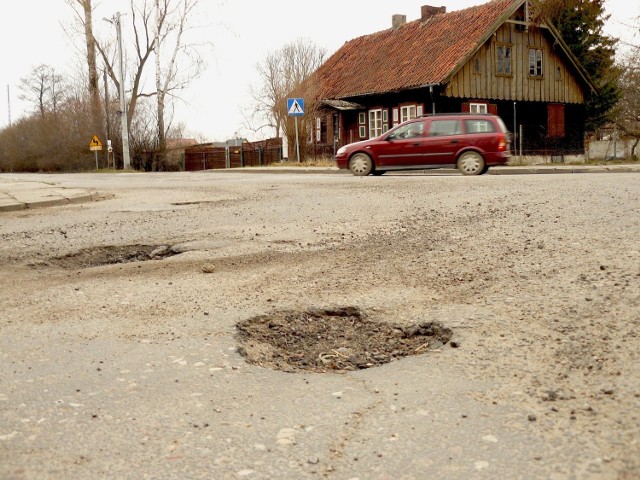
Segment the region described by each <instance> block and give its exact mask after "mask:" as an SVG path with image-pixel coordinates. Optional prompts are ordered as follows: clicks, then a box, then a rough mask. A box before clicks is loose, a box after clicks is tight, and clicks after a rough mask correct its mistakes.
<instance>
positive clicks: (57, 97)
mask: <svg viewBox="0 0 640 480" xmlns="http://www.w3.org/2000/svg"><path fill="white" fill-rule="evenodd" d="M18 88H19V89H20V90H21V91H22V94H20V96H19V98H20V100H25V101H27V102H29V103H31V104H32V105H33V107H34V111H36V112H38V113H39V114H40V116H41V117H44V116H45V114H47V113H53V114H56V113H57V112H58V108H59V106H60V104H61V103H62V101H63V100H64V98H65V94H66V93H65V82H64V78H63V77H62V75H59V74H58V73H56V71H55V69H54V68H53V67H52V66H50V65H44V64H42V65H38V66H37V67H34V68H33V70H32V71H31V74H30V75H29V76H28V77H25V78H21V79H20V85H19V86H18Z"/></svg>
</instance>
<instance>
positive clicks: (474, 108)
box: [469, 103, 489, 113]
mask: <svg viewBox="0 0 640 480" xmlns="http://www.w3.org/2000/svg"><path fill="white" fill-rule="evenodd" d="M488 107H489V106H488V105H487V104H486V103H470V104H469V113H489V108H488Z"/></svg>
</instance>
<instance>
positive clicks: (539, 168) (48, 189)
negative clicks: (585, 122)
mask: <svg viewBox="0 0 640 480" xmlns="http://www.w3.org/2000/svg"><path fill="white" fill-rule="evenodd" d="M633 172H635V173H638V172H640V164H638V163H632V164H620V165H529V166H527V165H525V166H501V167H492V168H490V169H489V171H488V172H487V175H532V174H561V173H633ZM202 173H208V174H209V173H211V174H219V173H273V174H278V173H281V174H282V173H286V174H319V173H320V174H328V173H329V174H343V175H351V174H350V172H349V171H348V170H339V169H337V168H336V167H290V166H286V167H277V166H271V167H245V168H232V169H225V170H207V171H206V172H202ZM394 173H395V174H399V173H402V174H403V175H408V174H423V175H424V174H425V173H427V174H433V175H438V174H439V175H442V174H443V173H444V174H457V173H458V172H457V170H455V169H438V170H417V171H412V172H389V173H388V175H393V174H394ZM11 176H12V175H11V174H8V175H5V176H2V175H0V212H11V211H17V210H25V209H30V208H37V207H49V206H56V205H66V204H70V203H81V202H89V201H91V200H94V199H96V198H97V196H98V192H96V191H95V190H87V189H79V188H67V187H62V186H60V185H56V184H55V183H45V182H38V181H31V180H24V179H20V178H11Z"/></svg>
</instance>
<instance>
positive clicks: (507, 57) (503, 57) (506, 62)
mask: <svg viewBox="0 0 640 480" xmlns="http://www.w3.org/2000/svg"><path fill="white" fill-rule="evenodd" d="M497 55H498V62H497V74H498V75H511V47H510V46H509V45H498V47H497Z"/></svg>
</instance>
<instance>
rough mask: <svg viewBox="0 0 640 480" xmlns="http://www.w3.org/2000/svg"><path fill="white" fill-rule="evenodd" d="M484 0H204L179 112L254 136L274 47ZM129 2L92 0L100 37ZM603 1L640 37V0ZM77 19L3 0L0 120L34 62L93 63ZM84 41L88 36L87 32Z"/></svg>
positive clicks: (27, 1)
mask: <svg viewBox="0 0 640 480" xmlns="http://www.w3.org/2000/svg"><path fill="white" fill-rule="evenodd" d="M481 3H484V0H476V1H474V0H433V1H431V2H430V1H429V0H395V1H393V2H390V1H380V0H323V1H321V2H318V1H308V0H273V1H270V2H269V1H264V0H201V8H202V9H203V13H202V15H201V16H200V17H199V19H198V20H199V22H200V23H201V24H202V25H204V27H203V28H202V29H201V30H200V32H201V35H202V37H203V41H206V42H210V43H211V44H212V45H213V47H212V48H210V49H207V50H204V52H205V55H204V56H205V59H206V61H207V68H206V71H205V72H204V74H203V75H202V76H201V77H200V78H199V79H198V80H197V81H196V82H194V83H193V84H192V86H191V87H190V88H189V90H188V91H187V92H184V94H183V97H184V98H185V100H186V101H187V103H186V104H182V105H180V106H178V111H177V112H176V118H175V120H176V121H181V122H184V123H185V124H186V125H187V128H188V130H189V131H191V132H197V133H200V134H201V135H202V136H203V137H204V138H205V139H206V140H208V141H219V140H226V139H228V138H232V137H233V136H234V135H235V134H236V132H237V133H238V134H239V135H240V136H246V137H248V138H249V139H252V134H251V133H250V132H248V131H246V130H243V129H242V123H243V115H242V111H243V110H244V109H246V108H247V107H249V106H250V105H251V101H250V98H249V88H250V85H251V84H253V85H256V84H257V83H258V76H257V73H256V69H255V66H256V65H257V64H258V63H260V62H262V61H263V60H264V59H265V57H266V56H267V54H268V53H270V52H274V51H276V50H279V49H280V48H281V47H283V46H284V45H286V44H288V43H291V42H295V41H297V40H298V39H308V40H310V41H311V42H313V43H314V44H315V45H317V46H319V47H322V48H325V49H326V50H327V53H328V55H330V54H331V53H333V52H334V51H335V50H336V49H337V48H338V47H339V46H340V45H342V44H343V43H344V42H346V41H348V40H350V39H352V38H356V37H358V36H361V35H366V34H369V33H373V32H377V31H379V30H384V29H387V28H390V27H391V17H392V15H393V14H404V15H407V21H412V20H415V19H417V18H419V17H420V7H421V5H427V4H429V5H437V6H440V5H444V6H446V7H447V11H452V10H459V9H461V8H466V7H469V6H473V5H478V4H481ZM128 5H129V1H128V0H94V6H95V7H96V11H95V12H94V28H95V29H96V31H97V32H98V36H99V37H106V36H107V35H113V36H114V37H115V28H114V27H112V26H111V25H110V24H108V23H107V22H104V21H103V20H102V19H103V18H104V17H111V16H112V15H113V14H114V13H115V12H116V11H120V12H121V13H123V14H124V13H126V12H128ZM605 5H606V9H607V13H609V14H611V19H610V21H609V22H608V24H607V28H606V33H607V34H610V35H613V36H616V37H619V38H622V39H624V40H626V41H627V42H630V43H635V44H636V45H637V44H639V43H640V38H638V28H637V25H638V24H639V23H640V22H639V21H638V20H637V18H638V17H640V3H639V2H637V1H635V0H606V3H605ZM72 20H73V12H72V10H71V8H70V7H69V6H68V5H67V3H66V2H65V1H64V0H10V1H5V2H4V5H3V7H2V13H1V15H0V65H1V67H0V128H3V127H5V126H7V125H8V123H9V107H10V116H11V120H12V121H16V120H17V119H18V118H20V117H22V116H23V115H24V114H25V109H26V108H27V105H25V104H24V103H23V102H22V101H20V100H19V99H18V95H19V93H20V92H19V90H18V85H19V83H20V78H23V77H26V76H28V75H29V73H30V72H31V70H32V68H33V67H35V66H37V65H40V64H43V63H44V64H47V65H52V66H54V67H55V68H56V70H57V71H58V72H60V73H69V74H71V73H73V72H74V71H77V70H78V68H85V69H86V67H83V66H82V64H81V63H80V62H81V61H82V57H81V52H78V50H77V48H76V47H74V44H73V43H72V42H71V41H70V40H69V38H68V37H67V35H66V34H65V33H64V29H63V26H62V25H68V24H70V23H71V21H72ZM634 25H635V26H636V28H635V30H634V28H633V26H634ZM123 30H124V33H123V36H125V37H126V35H127V30H128V31H131V26H130V23H129V20H128V18H127V17H123ZM634 33H635V35H636V36H635V37H634ZM76 45H82V40H81V39H80V41H76ZM150 67H152V65H150ZM149 72H151V70H149ZM150 74H151V75H152V73H150ZM151 80H152V81H153V79H151ZM9 99H10V101H9Z"/></svg>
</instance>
